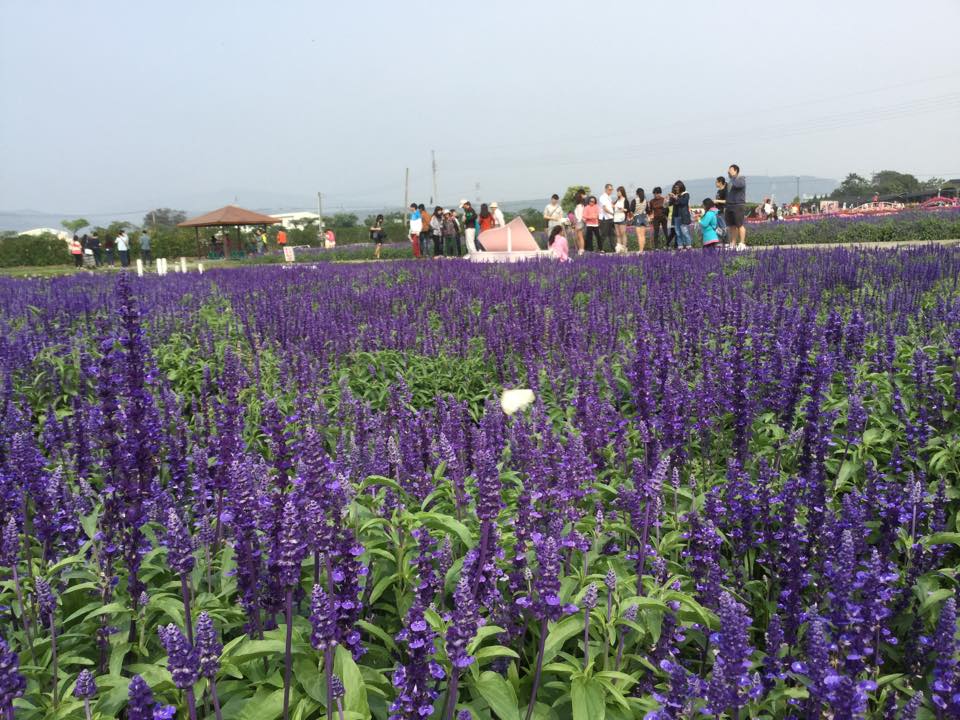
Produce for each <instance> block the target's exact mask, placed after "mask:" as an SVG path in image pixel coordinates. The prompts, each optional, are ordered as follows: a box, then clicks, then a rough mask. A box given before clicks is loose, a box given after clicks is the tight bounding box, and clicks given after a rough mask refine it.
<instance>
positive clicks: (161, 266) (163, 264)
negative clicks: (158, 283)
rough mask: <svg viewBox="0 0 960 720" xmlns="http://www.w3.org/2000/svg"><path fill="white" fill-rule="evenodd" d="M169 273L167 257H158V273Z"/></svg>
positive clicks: (162, 274)
mask: <svg viewBox="0 0 960 720" xmlns="http://www.w3.org/2000/svg"><path fill="white" fill-rule="evenodd" d="M166 274H167V259H166V258H157V275H160V276H161V277H162V276H164V275H166Z"/></svg>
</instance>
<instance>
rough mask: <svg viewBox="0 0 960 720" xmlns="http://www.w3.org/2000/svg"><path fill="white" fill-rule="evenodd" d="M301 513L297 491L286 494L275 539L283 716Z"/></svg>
mask: <svg viewBox="0 0 960 720" xmlns="http://www.w3.org/2000/svg"><path fill="white" fill-rule="evenodd" d="M302 522H303V517H302V514H301V512H300V507H299V505H298V498H297V496H296V494H291V495H289V496H288V497H287V500H286V502H285V503H284V506H283V517H282V518H281V521H280V536H279V538H278V541H277V543H276V546H275V547H276V548H277V555H278V557H277V560H276V563H275V564H276V567H277V568H279V573H280V577H279V580H280V584H281V585H282V586H283V588H284V599H285V602H284V616H285V618H286V642H285V645H284V673H283V718H284V720H287V718H289V716H290V683H291V679H292V672H293V652H292V650H293V648H292V643H293V593H294V590H295V589H297V588H299V586H300V568H301V564H302V563H303V558H304V555H305V554H306V538H305V535H304V532H303V528H302V527H301V524H302Z"/></svg>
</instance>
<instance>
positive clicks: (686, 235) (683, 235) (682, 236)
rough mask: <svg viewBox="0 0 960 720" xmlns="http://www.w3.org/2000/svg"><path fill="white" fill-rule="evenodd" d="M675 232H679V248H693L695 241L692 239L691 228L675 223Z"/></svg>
mask: <svg viewBox="0 0 960 720" xmlns="http://www.w3.org/2000/svg"><path fill="white" fill-rule="evenodd" d="M673 228H674V230H676V231H677V247H678V248H682V247H691V246H692V245H693V241H692V240H691V239H690V226H689V225H685V224H684V223H682V222H679V221H677V222H675V223H674V224H673Z"/></svg>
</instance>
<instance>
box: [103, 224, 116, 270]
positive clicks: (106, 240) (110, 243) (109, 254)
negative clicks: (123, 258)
mask: <svg viewBox="0 0 960 720" xmlns="http://www.w3.org/2000/svg"><path fill="white" fill-rule="evenodd" d="M115 247H116V244H115V241H114V238H113V236H112V235H111V234H110V233H109V232H108V233H107V234H106V235H104V237H103V251H104V254H105V255H106V262H107V263H108V264H109V265H110V267H113V262H114V257H113V249H114V248H115Z"/></svg>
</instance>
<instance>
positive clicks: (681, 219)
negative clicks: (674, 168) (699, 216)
mask: <svg viewBox="0 0 960 720" xmlns="http://www.w3.org/2000/svg"><path fill="white" fill-rule="evenodd" d="M670 207H671V208H672V209H673V229H674V231H675V232H676V234H677V248H678V249H679V250H690V249H691V247H692V246H693V241H692V240H691V238H690V222H691V220H690V193H688V192H687V186H686V185H684V184H683V181H682V180H677V181H676V182H675V183H674V184H673V188H672V189H671V190H670Z"/></svg>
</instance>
